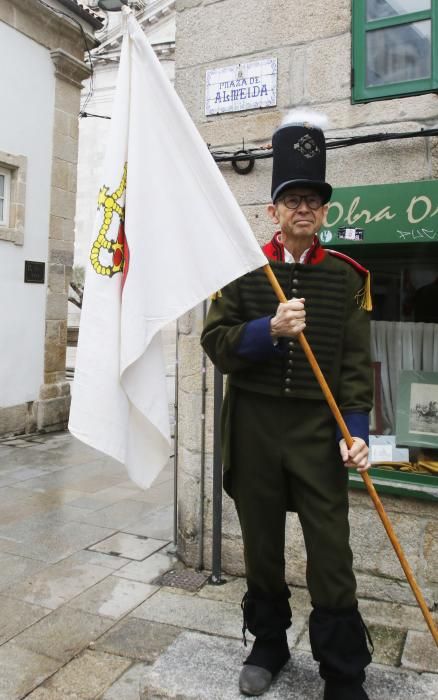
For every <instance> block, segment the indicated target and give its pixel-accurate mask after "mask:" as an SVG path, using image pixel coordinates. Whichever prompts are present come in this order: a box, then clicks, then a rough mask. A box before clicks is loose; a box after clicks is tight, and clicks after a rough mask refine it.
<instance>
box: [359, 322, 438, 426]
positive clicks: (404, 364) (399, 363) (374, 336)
mask: <svg viewBox="0 0 438 700" xmlns="http://www.w3.org/2000/svg"><path fill="white" fill-rule="evenodd" d="M371 359H372V360H373V362H380V363H381V383H382V417H383V426H384V432H385V433H387V434H388V433H393V432H394V431H395V414H396V406H397V389H398V380H399V373H400V371H401V370H418V371H424V372H438V324H437V323H412V322H406V323H403V322H396V321H372V322H371Z"/></svg>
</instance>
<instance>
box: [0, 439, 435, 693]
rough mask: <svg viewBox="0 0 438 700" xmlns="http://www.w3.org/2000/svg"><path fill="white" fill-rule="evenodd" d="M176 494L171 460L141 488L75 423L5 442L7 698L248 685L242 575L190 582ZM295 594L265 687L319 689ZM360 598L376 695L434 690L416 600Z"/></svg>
mask: <svg viewBox="0 0 438 700" xmlns="http://www.w3.org/2000/svg"><path fill="white" fill-rule="evenodd" d="M172 498H173V477H172V467H171V465H168V467H167V468H166V469H165V470H163V472H162V473H161V474H160V476H159V478H158V479H157V481H156V482H155V484H154V485H153V486H152V487H151V488H150V489H148V490H147V491H141V490H139V489H137V488H136V487H135V486H134V485H133V484H132V482H130V481H129V480H128V479H127V476H126V472H125V470H124V468H123V467H122V466H120V465H119V464H117V463H116V462H114V461H113V460H110V459H108V458H106V457H104V456H103V455H102V454H101V453H97V452H95V451H94V450H91V449H90V448H88V447H86V446H85V445H83V444H81V443H80V442H78V441H77V440H75V439H74V438H72V437H71V436H70V435H69V434H68V433H57V434H49V435H38V436H31V437H28V438H26V439H25V438H13V439H9V440H3V441H2V442H0V700H15V699H17V700H18V699H19V698H24V697H26V698H32V700H40V699H41V700H64V699H69V698H71V699H75V700H92V699H94V698H96V699H97V698H101V699H102V700H134V699H135V700H139V699H140V698H141V699H142V700H146V699H148V700H153V699H154V698H175V699H176V698H178V700H189V699H192V700H202V699H204V698H205V699H207V698H209V699H211V700H224V699H225V700H227V699H228V698H229V699H230V700H231V699H233V698H239V697H241V696H240V695H239V693H238V691H237V689H236V682H237V677H238V673H239V669H240V665H241V663H242V660H243V658H244V657H245V654H246V653H247V650H245V648H244V647H243V646H242V644H241V641H240V629H241V612H240V600H241V598H242V595H243V592H244V588H245V586H244V581H243V580H242V579H238V578H235V579H233V578H231V577H226V578H227V583H225V584H224V585H221V586H211V585H209V584H208V583H207V582H206V578H205V577H204V576H198V577H197V579H196V577H193V578H192V580H191V582H192V584H193V585H192V590H187V588H186V587H185V588H183V587H181V586H186V583H185V581H183V580H182V578H181V573H182V572H184V567H183V566H182V564H181V563H180V562H178V561H177V559H176V557H175V555H174V554H173V545H172V542H171V540H172V523H173V506H172ZM168 571H170V572H174V573H171V574H170V578H167V579H166V578H165V577H164V578H163V574H164V573H165V572H168ZM184 573H186V574H189V573H190V572H184ZM195 579H196V580H195ZM189 583H190V581H189ZM164 584H167V585H164ZM292 600H293V608H294V624H293V627H292V629H291V631H290V637H289V642H290V646H291V651H292V659H291V661H290V663H289V664H288V666H287V667H286V669H285V670H284V671H283V672H282V673H281V674H280V675H279V677H278V679H277V680H276V681H275V683H274V684H273V686H272V689H271V690H270V692H269V693H268V694H267V695H266V698H267V700H273V699H275V698H278V699H286V698H295V699H296V700H317V698H321V697H322V685H321V682H320V680H319V678H318V674H317V670H316V665H315V663H314V661H313V659H312V656H311V654H310V649H309V642H308V635H307V615H308V612H309V600H308V597H307V594H306V592H305V591H304V590H302V589H295V590H294V591H293V597H292ZM361 610H362V614H363V616H364V618H365V619H366V621H367V623H368V624H369V627H370V630H371V633H372V635H373V638H374V642H375V647H376V651H375V654H374V662H373V664H372V666H371V668H370V671H369V674H368V680H367V688H368V691H369V694H370V698H371V699H372V700H373V699H375V700H377V699H378V700H408V699H414V698H415V699H416V698H418V700H420V699H421V700H422V699H423V698H437V697H438V653H437V649H436V648H435V646H434V644H433V641H432V639H431V637H430V634H429V632H428V631H427V630H426V627H425V624H424V622H423V620H422V616H421V613H420V612H419V610H418V609H417V608H416V607H415V606H406V605H392V604H390V603H378V602H375V601H369V600H362V601H361Z"/></svg>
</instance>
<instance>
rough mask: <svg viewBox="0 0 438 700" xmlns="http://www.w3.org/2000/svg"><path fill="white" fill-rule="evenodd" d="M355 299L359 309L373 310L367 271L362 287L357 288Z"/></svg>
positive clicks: (369, 277)
mask: <svg viewBox="0 0 438 700" xmlns="http://www.w3.org/2000/svg"><path fill="white" fill-rule="evenodd" d="M356 301H357V303H358V304H359V306H360V308H361V309H365V311H372V310H373V301H372V299H371V276H370V273H369V272H367V276H366V280H365V284H364V286H363V287H362V289H359V291H358V292H357V294H356Z"/></svg>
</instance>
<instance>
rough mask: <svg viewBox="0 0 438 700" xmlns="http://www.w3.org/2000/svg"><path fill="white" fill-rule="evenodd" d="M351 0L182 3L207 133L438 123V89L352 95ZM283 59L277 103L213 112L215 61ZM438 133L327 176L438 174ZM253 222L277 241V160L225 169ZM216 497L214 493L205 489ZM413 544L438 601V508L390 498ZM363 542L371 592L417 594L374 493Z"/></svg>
mask: <svg viewBox="0 0 438 700" xmlns="http://www.w3.org/2000/svg"><path fill="white" fill-rule="evenodd" d="M350 8H351V2H350V0H334V1H333V2H332V3H330V11H329V12H328V10H327V3H326V2H323V1H322V0H310V2H308V3H306V4H305V6H304V5H303V4H302V3H301V2H298V0H265V1H264V2H259V1H258V0H247V1H246V2H240V1H239V0H178V2H177V34H176V45H177V52H176V88H177V91H178V93H179V94H180V96H181V98H182V100H183V102H184V103H185V105H186V107H187V109H188V111H189V113H190V114H191V116H192V118H193V120H194V121H195V123H196V125H197V127H198V129H199V131H200V133H201V135H202V137H203V138H204V140H205V141H206V142H207V143H209V144H211V145H212V147H217V148H223V149H226V150H232V149H233V148H235V149H237V148H239V147H241V143H242V138H244V139H245V145H246V146H247V147H251V146H259V145H262V144H266V143H269V142H270V140H271V136H272V132H273V130H274V129H275V128H276V127H277V125H278V124H279V122H280V120H281V118H282V115H283V114H284V113H285V111H287V110H288V109H290V108H293V107H297V106H308V107H311V108H312V109H315V110H318V111H321V112H323V113H325V114H327V116H328V118H329V128H328V130H327V132H326V133H327V135H328V136H352V135H358V134H364V133H374V132H380V131H392V132H397V131H400V132H401V131H413V130H417V129H420V128H421V127H429V126H432V125H436V123H437V121H438V95H436V94H426V95H421V96H418V97H408V98H403V99H393V100H383V101H378V102H370V103H368V104H354V105H353V104H351V101H350V70H351V58H350V52H351V36H350V26H351V14H350V13H351V9H350ZM272 56H274V57H277V59H278V104H277V107H276V108H268V109H263V110H253V111H246V112H238V113H234V114H223V115H217V116H210V117H205V116H204V86H205V71H206V69H207V68H213V67H220V66H226V65H230V64H236V63H239V62H247V61H250V60H252V59H255V58H257V59H260V58H264V57H272ZM437 158H438V149H437V145H436V140H432V139H425V138H421V139H406V140H400V141H392V142H386V143H384V144H367V145H362V146H355V147H351V148H344V149H339V150H335V151H330V152H329V154H328V172H327V179H328V180H329V182H331V183H332V184H333V185H334V186H338V187H339V186H345V185H349V186H351V185H352V184H354V183H357V184H360V185H366V184H376V183H382V184H383V183H388V182H401V181H406V180H407V181H410V180H416V179H419V180H420V179H430V178H431V177H436V176H437V172H438V159H437ZM220 167H221V171H222V173H223V174H224V176H225V177H226V179H227V181H228V182H229V184H230V186H231V188H232V190H233V192H234V194H235V196H236V198H237V200H238V201H239V203H240V205H241V206H242V209H243V211H244V212H245V214H246V216H247V218H248V221H249V223H250V224H251V226H252V228H253V231H254V233H255V235H256V236H257V238H258V239H259V240H260V241H266V240H268V239H269V238H270V236H271V235H272V232H273V229H272V226H271V225H270V224H268V221H267V217H266V214H265V208H266V203H267V202H268V198H269V193H270V173H271V162H270V161H269V160H261V161H256V165H255V168H254V170H253V171H252V172H251V173H250V174H248V175H245V176H241V175H237V174H236V173H235V172H234V171H233V170H232V168H231V166H230V165H228V164H223V165H221V166H220ZM201 327H202V310H201V309H196V310H194V311H193V312H191V313H190V314H188V315H187V316H186V317H185V318H184V319H182V321H181V322H180V327H179V335H178V352H179V416H180V420H179V444H178V464H179V498H178V506H179V552H180V555H181V556H182V558H183V559H184V560H185V561H186V562H187V563H189V564H191V565H194V566H199V565H200V564H201V565H204V566H205V567H206V568H209V567H210V565H211V534H212V533H211V507H212V488H211V485H212V395H213V387H212V375H213V373H212V369H211V366H210V364H209V363H208V364H207V386H206V389H207V392H206V414H205V430H206V435H205V440H206V451H205V476H204V479H205V483H204V484H203V479H202V478H201V467H202V461H203V458H202V454H201V445H202V429H203V421H202V420H201V412H202V393H203V390H202V354H201V352H200V349H199V334H200V329H201ZM203 491H204V493H205V495H204V498H203V499H202V492H203ZM383 501H384V504H385V507H386V508H387V512H388V514H389V516H390V518H391V520H392V522H393V524H394V527H395V530H396V532H397V534H398V536H399V538H400V541H401V544H402V546H403V547H404V548H405V553H406V555H407V557H408V560H409V562H410V564H411V566H412V568H413V570H414V573H415V575H416V577H417V579H418V582H419V583H420V585H421V586H422V588H423V591H424V593H425V596H426V598H427V601H428V603H429V604H432V603H433V601H434V600H435V601H436V600H437V597H438V596H437V589H438V572H437V567H436V560H437V558H436V555H437V545H436V542H437V541H438V513H437V509H436V506H435V505H434V504H432V503H429V502H426V501H417V500H415V499H409V498H404V497H395V496H394V497H384V498H383ZM223 511H224V512H223V538H222V550H223V551H222V554H223V568H224V571H225V572H228V573H232V574H243V572H244V566H243V559H242V548H241V540H240V531H239V525H238V522H237V518H236V515H235V512H234V507H233V504H232V502H231V500H230V499H229V498H228V497H227V496H226V495H225V494H224V502H223ZM351 527H352V547H353V550H354V554H355V566H356V573H357V576H358V582H359V587H360V594H361V595H362V596H369V597H371V598H380V599H386V600H393V601H399V602H405V603H412V604H413V603H414V599H413V595H412V593H411V591H410V588H409V587H408V585H407V583H406V582H405V577H404V574H403V572H402V570H401V567H400V564H399V563H398V559H397V558H396V556H395V554H394V552H393V549H392V546H391V544H390V542H389V540H388V538H387V536H386V534H385V531H384V529H383V526H382V525H381V523H380V519H379V517H378V515H377V513H376V512H375V510H374V507H373V505H372V503H371V500H370V498H369V496H368V495H367V494H366V493H364V492H360V491H354V492H352V493H351ZM286 559H287V578H288V581H289V582H291V583H293V584H296V585H305V553H304V545H303V540H302V535H301V531H300V527H299V524H298V523H297V519H296V516H294V515H290V516H289V523H288V529H287V557H286Z"/></svg>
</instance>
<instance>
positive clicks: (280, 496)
mask: <svg viewBox="0 0 438 700" xmlns="http://www.w3.org/2000/svg"><path fill="white" fill-rule="evenodd" d="M230 418H231V421H230V422H231V434H230V440H231V442H230V448H231V450H230V451H231V471H230V482H231V493H232V496H233V498H234V501H235V504H236V508H237V512H238V516H239V520H240V525H241V529H242V536H243V544H244V554H245V564H246V575H247V580H248V587H249V588H250V587H254V588H255V589H256V590H259V591H260V592H262V593H263V594H266V595H268V596H274V597H275V596H276V595H282V594H283V593H284V588H285V553H284V547H285V521H286V512H287V510H290V509H291V508H293V509H294V510H296V512H297V514H298V517H299V520H300V523H301V527H302V531H303V535H304V541H305V546H306V552H307V570H306V576H307V586H308V590H309V593H310V596H311V600H312V603H313V604H314V605H315V606H320V607H324V608H330V609H339V608H348V607H350V606H353V605H355V603H356V580H355V577H354V574H353V569H352V559H353V557H352V552H351V549H350V546H349V523H348V474H347V469H346V468H345V467H344V465H343V463H342V460H341V458H340V454H339V446H338V444H337V442H336V439H335V422H334V419H333V417H332V414H331V412H330V409H329V408H328V406H327V405H326V403H325V401H324V400H321V401H312V400H302V399H296V400H294V399H289V398H277V397H271V396H266V395H262V394H258V393H253V392H247V391H242V390H240V389H235V388H234V389H233V401H232V414H231V416H230Z"/></svg>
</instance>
